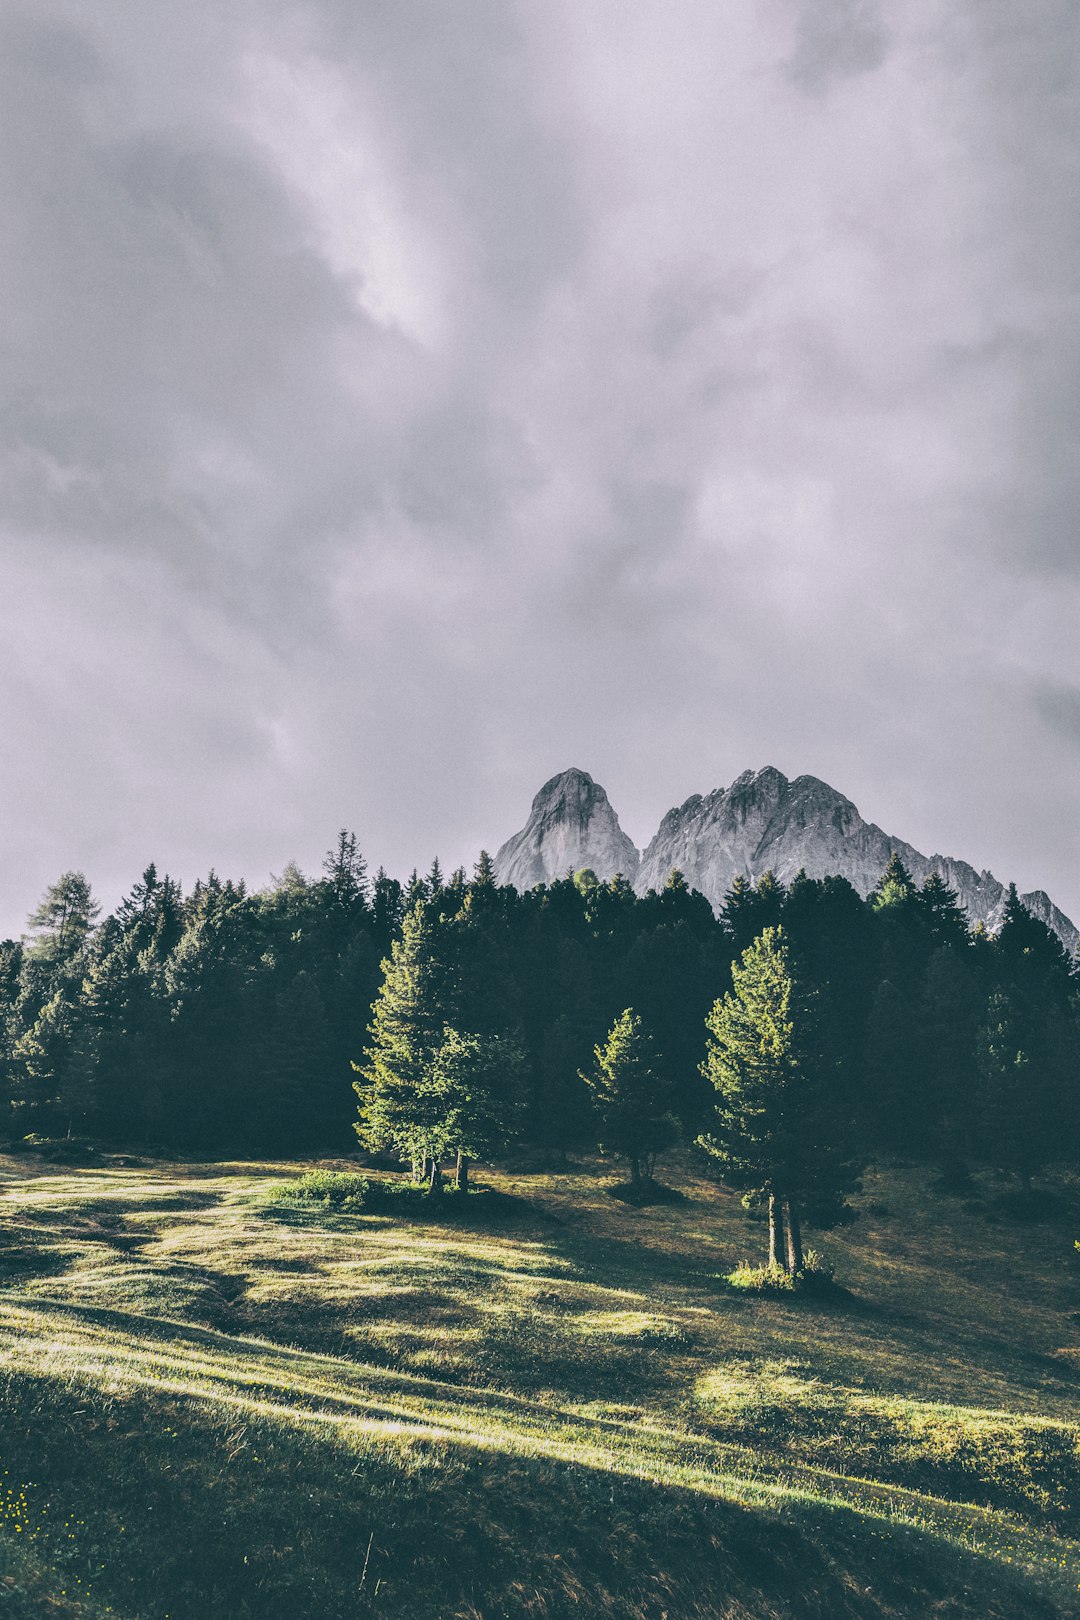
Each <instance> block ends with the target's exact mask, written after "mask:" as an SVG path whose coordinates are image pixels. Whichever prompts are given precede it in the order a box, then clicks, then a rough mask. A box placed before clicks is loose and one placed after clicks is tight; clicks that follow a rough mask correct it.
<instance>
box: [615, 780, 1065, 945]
mask: <svg viewBox="0 0 1080 1620" xmlns="http://www.w3.org/2000/svg"><path fill="white" fill-rule="evenodd" d="M894 850H895V852H896V853H897V854H898V855H899V857H900V859H901V860H902V861H903V863H904V865H905V866H906V867H907V868H908V871H909V872H910V873H911V875H912V877H913V878H914V879H915V880H916V882H917V883H922V882H923V881H924V880H925V879H926V878H928V877H929V876H930V874H931V872H938V873H940V875H941V876H942V878H943V879H944V880H945V882H946V883H947V884H948V885H949V887H950V888H951V889H955V891H956V893H957V896H958V898H959V900H960V904H961V905H962V906H964V907H965V909H966V911H967V914H968V919H969V922H970V924H972V925H974V924H975V923H976V922H983V923H985V924H986V926H987V928H988V929H990V930H991V932H993V931H994V930H995V929H996V928H998V927H999V926H1000V924H1001V918H1002V913H1003V911H1004V908H1005V899H1006V894H1007V890H1006V888H1005V885H1004V884H1002V883H999V882H998V880H997V878H995V877H994V875H993V873H992V872H985V871H984V872H977V871H976V870H975V868H974V867H973V866H969V865H968V863H967V862H966V861H957V860H953V859H952V858H951V857H949V856H947V855H923V854H920V852H919V851H918V850H917V849H914V848H913V847H912V845H911V844H909V843H906V842H905V840H904V839H902V838H891V837H890V836H889V835H888V834H887V833H884V832H882V830H881V828H880V827H877V826H875V825H874V823H873V822H868V821H864V820H863V818H862V816H860V814H859V812H858V810H856V808H855V806H854V805H853V804H852V802H851V800H850V799H845V798H844V796H843V794H842V793H837V791H836V789H835V788H831V787H830V786H829V785H828V783H827V782H822V781H819V780H818V778H817V777H816V776H798V777H796V778H795V780H794V781H793V782H789V781H788V779H787V777H786V776H783V775H781V773H780V772H779V771H778V770H774V769H773V768H772V767H771V766H770V767H767V768H766V769H765V770H763V771H756V772H755V771H744V772H743V774H742V775H741V776H739V777H737V778H736V779H735V781H734V782H733V783H732V784H731V786H730V787H729V788H717V789H716V790H715V792H713V793H710V794H708V795H707V796H706V797H705V798H700V797H697V796H695V797H694V798H692V799H688V800H687V801H686V803H685V804H684V805H681V806H680V807H679V808H678V809H677V810H669V811H668V813H667V815H666V816H665V817H664V819H663V821H662V822H661V823H660V829H659V831H658V832H657V834H656V837H655V838H654V839H653V840H652V843H651V844H650V845H649V847H648V849H647V850H646V851H645V854H644V855H643V857H642V860H641V865H640V866H639V868H638V873H637V879H636V881H635V884H634V887H635V889H637V890H638V892H639V893H642V894H643V893H644V892H645V890H646V889H651V888H659V887H660V886H661V885H662V884H663V882H664V880H665V878H666V877H667V875H668V873H669V872H670V871H671V868H672V867H673V866H677V867H678V868H679V870H680V871H681V872H682V873H683V875H684V876H685V878H686V881H687V882H688V883H689V884H690V885H691V887H693V888H695V889H700V890H701V892H702V893H703V894H704V895H705V896H706V897H707V898H708V899H709V900H710V901H711V902H712V904H713V906H714V907H715V908H717V909H719V907H720V905H721V904H722V903H723V898H724V895H725V894H726V892H727V891H728V889H730V887H731V885H732V883H733V882H734V880H735V878H736V877H739V876H740V875H741V876H742V877H745V878H749V879H751V880H754V881H756V880H757V879H758V878H759V877H761V875H762V873H763V872H766V871H772V872H774V873H775V875H776V876H777V877H778V878H780V879H781V881H783V882H785V883H790V881H791V879H792V878H793V877H794V876H795V874H796V872H798V871H799V870H800V868H801V869H802V870H803V871H805V872H806V875H807V877H812V878H821V877H828V876H830V875H831V874H834V873H835V874H837V875H839V876H840V877H845V878H847V880H848V882H849V883H850V884H852V886H853V887H854V888H856V889H857V890H858V891H859V893H860V894H862V895H866V894H869V892H870V890H871V889H872V888H873V887H874V885H875V883H876V882H877V880H878V878H879V877H880V876H881V873H882V871H883V869H884V867H885V865H886V863H887V862H888V859H889V856H890V855H891V854H892V853H893V851H894ZM1020 898H1021V899H1022V900H1023V902H1024V904H1025V906H1027V908H1028V910H1029V911H1031V912H1033V913H1034V915H1035V916H1036V917H1038V918H1039V919H1040V921H1041V922H1044V923H1046V924H1047V926H1048V927H1050V928H1052V929H1053V930H1054V931H1055V933H1056V934H1057V935H1058V936H1059V938H1060V939H1061V941H1062V943H1063V944H1064V945H1065V946H1066V948H1067V949H1068V950H1070V951H1076V950H1077V949H1078V948H1080V931H1078V930H1077V929H1076V927H1075V926H1074V925H1073V923H1072V922H1071V921H1070V920H1069V918H1068V917H1066V916H1065V915H1064V913H1063V912H1061V911H1059V910H1058V908H1057V907H1056V906H1055V905H1054V904H1053V903H1052V902H1051V901H1050V899H1049V897H1048V896H1047V895H1045V894H1044V893H1043V892H1042V890H1041V889H1037V890H1035V891H1034V893H1032V894H1024V895H1021V897H1020Z"/></svg>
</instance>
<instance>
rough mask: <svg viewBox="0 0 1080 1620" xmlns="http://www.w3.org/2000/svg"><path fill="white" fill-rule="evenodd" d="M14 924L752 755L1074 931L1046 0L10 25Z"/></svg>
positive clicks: (426, 6) (1062, 441) (405, 864)
mask: <svg viewBox="0 0 1080 1620" xmlns="http://www.w3.org/2000/svg"><path fill="white" fill-rule="evenodd" d="M0 34H2V38H0V206H2V209H3V218H4V220H5V230H4V232H3V233H2V234H0V310H2V311H3V314H2V315H0V358H2V364H0V615H2V628H3V635H2V637H0V661H2V666H3V673H4V679H3V682H2V683H0V722H2V726H3V731H2V734H3V736H4V738H5V743H6V747H5V769H4V771H3V774H2V778H0V825H2V826H3V828H4V834H5V836H4V838H3V840H2V841H0V931H7V930H12V931H16V932H17V931H18V929H19V928H20V927H21V925H22V920H23V918H24V916H25V913H26V912H27V911H28V910H29V909H30V907H31V906H32V905H33V904H34V902H35V901H36V899H37V898H38V896H39V894H40V892H41V890H42V888H43V887H44V885H45V883H46V882H48V881H49V880H50V879H51V878H53V877H55V876H56V875H57V873H58V872H59V871H60V870H62V869H64V868H67V867H71V866H82V867H83V868H85V869H86V871H87V872H88V874H89V875H90V876H91V879H92V880H93V881H94V883H95V885H96V886H97V887H98V888H99V889H100V891H101V893H102V895H103V897H104V898H105V899H106V900H107V901H108V902H109V903H112V902H113V901H114V900H115V898H116V896H117V894H118V893H119V891H120V890H121V889H122V888H123V887H124V886H126V885H127V883H128V882H129V881H130V880H131V879H132V878H133V877H134V876H135V875H136V874H137V872H138V870H139V869H140V868H141V866H142V865H144V864H145V862H146V861H148V860H150V859H156V860H157V861H158V863H159V865H161V866H163V867H169V868H170V869H172V870H175V871H177V872H178V873H180V874H181V875H183V876H184V877H185V878H186V879H187V880H189V881H190V880H191V879H192V878H193V877H194V876H195V875H197V874H198V873H199V872H200V871H204V870H205V869H206V868H207V867H209V866H210V865H211V864H214V865H216V866H217V867H218V868H219V869H222V870H225V871H229V872H232V873H237V874H240V873H243V874H246V875H248V876H249V877H250V878H252V879H254V880H256V881H261V880H262V879H264V878H265V877H266V875H267V874H268V873H269V872H270V871H271V870H280V868H281V866H282V865H283V864H284V863H285V861H286V860H287V859H288V858H290V857H292V856H296V857H297V858H298V859H299V860H300V861H301V864H304V865H307V866H308V867H311V866H313V865H317V863H318V861H319V859H320V858H321V854H322V851H323V850H324V849H325V848H326V847H327V845H328V844H329V843H330V842H331V840H332V838H333V835H334V832H335V830H336V828H337V827H338V826H339V825H341V824H343V823H347V824H348V825H350V826H353V827H355V828H356V829H357V831H358V833H359V834H360V838H361V843H362V845H363V847H364V848H365V850H366V851H367V852H368V854H369V857H370V858H371V859H372V860H373V861H374V862H378V861H380V860H381V861H384V862H385V864H386V865H387V866H388V867H389V868H390V869H391V870H396V871H398V872H405V871H407V870H408V868H409V867H410V866H412V865H413V864H414V863H420V864H426V863H427V862H429V861H430V859H431V856H432V855H434V854H435V853H436V851H437V852H438V853H439V854H440V855H441V857H442V858H443V861H444V864H447V863H452V862H454V861H456V860H457V859H463V860H469V861H471V860H472V859H473V858H474V856H475V853H476V851H477V850H478V848H479V847H480V845H481V844H484V843H486V844H489V845H492V846H494V845H495V844H497V843H498V842H499V841H500V840H501V839H502V838H503V837H504V836H506V835H507V834H508V833H509V832H510V831H512V830H513V829H514V828H515V827H516V826H518V825H520V824H521V822H522V821H523V819H524V816H525V813H526V810H527V807H528V801H529V798H530V797H531V794H532V792H533V791H534V789H535V788H536V787H537V786H538V785H539V784H540V782H541V781H543V780H544V779H545V778H546V777H547V776H549V775H551V774H552V773H553V772H554V771H555V770H557V769H560V768H562V767H563V766H565V765H567V764H570V763H576V764H579V765H581V766H583V767H584V768H586V769H588V770H590V771H591V772H592V773H593V774H594V775H595V776H596V777H597V778H598V779H599V780H601V781H603V782H604V784H605V785H606V786H607V788H608V790H609V793H610V794H611V797H612V799H613V801H614V803H615V804H616V806H617V807H618V808H619V810H620V814H621V816H622V819H623V822H624V825H626V826H627V828H628V830H629V831H630V832H631V834H632V835H633V836H635V837H636V838H637V839H638V841H639V842H643V841H644V840H645V839H646V838H647V837H648V836H649V834H650V833H651V831H652V830H653V828H654V827H655V824H656V823H657V822H658V820H659V818H660V815H661V814H662V813H663V811H664V810H665V809H667V808H668V806H669V804H671V803H674V802H677V801H680V800H681V799H683V798H685V797H686V796H687V794H689V793H690V792H692V791H706V790H708V789H709V788H711V787H713V786H715V785H718V784H721V783H725V782H727V781H730V780H731V778H732V777H733V776H734V775H735V774H737V772H738V771H740V770H742V769H744V768H746V767H747V766H752V767H757V766H760V765H762V764H765V763H774V764H776V765H777V766H779V767H780V768H781V769H782V770H784V771H785V772H786V773H787V774H789V775H793V774H796V773H798V772H802V771H810V772H813V773H814V774H817V775H820V776H823V777H825V778H826V779H828V780H830V781H831V782H832V783H833V784H834V785H835V786H836V787H838V788H840V789H841V790H842V791H843V792H846V793H847V794H848V795H849V796H850V797H852V798H854V799H855V801H856V803H858V805H859V807H860V809H861V810H862V811H863V813H864V814H866V815H867V816H868V817H870V818H873V819H875V820H877V821H879V822H880V823H881V824H882V825H884V826H886V827H887V828H889V829H890V830H891V831H895V832H897V833H898V834H900V835H901V836H904V837H907V838H909V839H910V840H911V841H912V842H913V843H915V844H917V845H918V846H919V847H921V848H924V849H928V850H933V849H942V850H945V851H947V852H949V853H952V854H955V855H958V856H962V857H965V858H968V859H971V860H973V861H974V862H975V863H977V864H980V865H982V864H985V865H989V866H992V867H993V868H994V870H995V871H996V872H997V874H998V875H999V876H1000V877H1002V878H1004V879H1007V878H1009V877H1015V878H1016V879H1017V880H1018V881H1019V882H1020V884H1021V886H1022V887H1025V888H1030V887H1045V888H1047V889H1048V890H1049V891H1050V892H1051V893H1052V894H1053V896H1054V898H1055V899H1056V900H1057V901H1058V903H1059V904H1061V905H1062V906H1063V907H1064V909H1066V910H1067V911H1071V913H1072V914H1073V916H1074V917H1075V916H1077V915H1078V914H1080V877H1078V876H1077V840H1076V833H1075V828H1076V826H1077V824H1078V812H1080V719H1078V715H1080V650H1078V638H1077V636H1076V629H1075V627H1076V624H1077V613H1078V609H1080V546H1078V544H1077V539H1076V512H1077V510H1078V507H1080V462H1078V460H1077V456H1076V451H1075V446H1076V442H1077V433H1078V428H1080V383H1078V381H1077V379H1078V378H1080V293H1078V291H1077V280H1076V274H1075V271H1076V264H1077V258H1078V250H1080V243H1078V241H1077V236H1078V232H1080V215H1078V214H1077V211H1076V208H1075V197H1076V194H1077V182H1078V176H1077V173H1076V171H1077V168H1078V166H1080V158H1078V156H1077V154H1078V153H1080V140H1078V135H1080V49H1078V48H1077V47H1078V46H1080V37H1078V36H1080V22H1078V18H1077V13H1076V10H1075V7H1073V6H1072V5H1070V4H1069V3H1068V0H1031V3H1030V4H1027V5H1025V6H1024V7H1017V6H1015V5H1014V4H1011V3H1006V0H960V3H952V4H946V3H945V0H896V3H895V4H892V5H890V6H888V7H884V6H883V5H879V4H876V3H875V0H756V3H751V0H730V3H728V4H725V5H724V6H722V7H718V6H715V5H713V4H707V3H705V0H684V3H683V4H681V5H680V6H678V7H676V8H674V9H672V8H666V9H664V10H660V9H658V8H656V7H655V6H653V5H645V4H644V3H639V0H617V3H616V0H589V3H588V4H587V5H581V4H579V3H574V0H551V3H550V4H548V5H545V6H544V7H543V8H538V7H535V6H531V5H527V4H525V3H524V0H521V3H520V4H507V3H506V0H461V3H459V4H456V5H455V6H453V7H446V6H440V5H436V4H434V3H432V0H423V3H420V0H308V3H303V0H297V3H294V4H290V3H287V0H243V3H240V4H237V5H235V6H228V7H220V6H214V5H210V4H209V3H195V4H192V3H191V0H186V3H185V4H180V3H179V0H159V3H158V4H156V5H155V6H153V7H141V6H136V5H133V4H132V3H131V0H98V3H97V4H96V5H95V6H94V7H92V8H86V7H84V6H80V5H76V4H75V3H74V0H33V3H32V4H30V3H29V0H27V3H25V4H22V5H20V4H18V3H17V0H9V4H8V6H7V7H6V8H5V11H4V17H3V21H2V24H0Z"/></svg>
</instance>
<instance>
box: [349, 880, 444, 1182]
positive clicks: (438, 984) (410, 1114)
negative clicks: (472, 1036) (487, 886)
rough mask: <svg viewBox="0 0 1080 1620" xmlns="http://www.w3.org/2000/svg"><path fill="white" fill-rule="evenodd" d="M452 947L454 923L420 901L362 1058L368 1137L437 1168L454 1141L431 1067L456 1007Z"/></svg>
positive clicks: (397, 944)
mask: <svg viewBox="0 0 1080 1620" xmlns="http://www.w3.org/2000/svg"><path fill="white" fill-rule="evenodd" d="M447 947H448V940H447V924H446V923H445V922H440V921H439V919H438V918H437V917H436V916H435V915H434V913H433V911H432V909H431V908H430V907H429V906H428V905H427V904H426V903H425V902H424V901H417V902H416V904H415V905H414V906H413V907H412V909H411V911H409V912H408V914H407V915H406V917H405V921H404V923H403V924H402V931H401V938H400V939H397V940H395V941H394V943H393V945H392V946H391V950H390V955H389V957H388V958H387V960H386V961H384V962H383V964H382V972H383V980H382V984H381V985H380V986H379V990H378V993H377V995H376V997H375V1004H374V1009H373V1015H372V1021H371V1025H370V1027H369V1031H368V1034H369V1041H368V1047H367V1051H366V1053H365V1055H364V1059H363V1061H362V1062H361V1063H359V1064H356V1065H354V1067H355V1068H356V1070H357V1073H358V1075H359V1077H360V1078H359V1079H357V1080H356V1081H355V1082H354V1085H355V1090H356V1094H357V1097H358V1098H359V1103H360V1117H359V1120H358V1121H357V1124H356V1130H357V1134H358V1135H359V1136H360V1139H361V1141H362V1142H364V1143H365V1144H366V1145H367V1146H368V1147H371V1148H375V1149H379V1148H384V1147H390V1148H392V1149H394V1151H396V1152H397V1153H399V1154H400V1155H401V1156H402V1157H403V1158H406V1159H410V1160H411V1161H412V1162H413V1164H414V1165H417V1164H421V1163H424V1162H425V1161H434V1163H435V1166H436V1169H437V1165H438V1161H439V1158H440V1157H441V1154H442V1153H443V1152H444V1151H445V1147H446V1143H445V1141H444V1139H443V1137H442V1135H441V1134H440V1132H441V1131H442V1127H443V1123H444V1110H443V1108H442V1103H441V1100H440V1098H439V1096H438V1094H437V1092H436V1090H435V1088H434V1087H433V1086H432V1079H431V1072H432V1065H433V1061H434V1057H435V1053H436V1051H437V1050H438V1048H439V1046H440V1045H441V1044H442V1041H443V1033H444V1030H445V1028H446V1026H447V1024H448V1023H450V1021H451V1019H452V1017H453V1013H454V1002H453V991H454V985H453V982H452V972H451V966H450V962H449V959H448V949H447Z"/></svg>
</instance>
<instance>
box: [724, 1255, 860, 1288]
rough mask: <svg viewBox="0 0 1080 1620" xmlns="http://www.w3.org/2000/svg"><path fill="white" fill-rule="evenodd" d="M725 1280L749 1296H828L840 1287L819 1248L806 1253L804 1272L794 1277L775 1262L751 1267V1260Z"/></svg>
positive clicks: (737, 1268)
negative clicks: (799, 1294) (796, 1293)
mask: <svg viewBox="0 0 1080 1620" xmlns="http://www.w3.org/2000/svg"><path fill="white" fill-rule="evenodd" d="M724 1281H725V1282H726V1283H727V1284H728V1286H729V1287H730V1288H739V1289H741V1290H742V1291H743V1292H744V1293H748V1294H791V1293H794V1292H795V1291H796V1290H798V1291H799V1292H800V1293H807V1294H828V1293H831V1292H833V1291H834V1290H836V1289H837V1288H838V1284H837V1283H836V1282H835V1280H834V1278H833V1268H832V1266H831V1265H830V1264H829V1262H828V1261H827V1260H825V1259H824V1258H823V1257H822V1256H821V1255H820V1254H819V1253H818V1251H817V1250H816V1249H807V1250H806V1251H805V1253H804V1254H803V1264H802V1270H801V1271H800V1272H798V1273H797V1274H796V1275H795V1276H792V1274H791V1272H790V1271H786V1270H785V1269H784V1267H783V1266H778V1265H775V1264H774V1263H773V1262H772V1261H770V1262H769V1264H768V1265H767V1266H752V1265H751V1264H750V1262H749V1260H743V1261H741V1262H740V1263H739V1265H737V1266H736V1267H735V1270H734V1271H729V1272H728V1274H727V1276H726V1277H725V1279H724ZM841 1292H842V1290H841Z"/></svg>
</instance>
